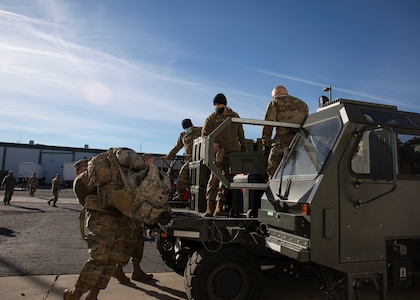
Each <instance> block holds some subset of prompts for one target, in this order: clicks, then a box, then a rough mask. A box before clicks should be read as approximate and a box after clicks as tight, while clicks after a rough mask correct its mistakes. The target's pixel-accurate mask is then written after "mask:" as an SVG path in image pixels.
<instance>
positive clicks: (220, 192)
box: [201, 94, 246, 217]
mask: <svg viewBox="0 0 420 300" xmlns="http://www.w3.org/2000/svg"><path fill="white" fill-rule="evenodd" d="M213 104H214V108H215V112H213V113H212V114H210V115H209V116H208V117H207V118H206V120H205V122H204V126H203V130H202V133H201V134H202V136H203V137H205V136H208V135H209V134H210V133H211V132H212V131H213V130H214V129H216V128H217V127H218V126H219V125H220V124H221V123H222V122H223V121H224V120H226V119H227V118H229V117H235V118H239V115H238V114H237V113H236V112H234V111H233V110H232V109H231V108H230V107H227V106H226V105H227V100H226V97H225V95H223V94H217V95H216V96H215V97H214V99H213ZM245 150H246V142H245V135H244V130H243V128H242V124H239V123H232V124H230V126H229V127H227V128H225V129H224V130H223V131H222V132H221V133H220V134H219V135H218V136H216V138H215V140H214V153H215V161H216V166H217V167H218V168H219V169H220V170H221V172H222V174H223V175H224V176H226V178H228V179H229V181H230V173H229V164H230V159H229V158H230V153H231V152H233V151H245ZM227 192H228V190H227V188H226V187H225V186H224V185H223V184H222V183H221V182H220V180H219V179H218V178H217V177H216V176H215V175H214V174H213V173H211V174H210V178H209V181H208V183H207V189H206V200H207V209H206V211H205V212H204V216H206V217H210V216H227V215H228V212H227V211H226V210H225V209H224V207H223V206H224V204H226V196H227Z"/></svg>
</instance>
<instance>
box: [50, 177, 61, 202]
mask: <svg viewBox="0 0 420 300" xmlns="http://www.w3.org/2000/svg"><path fill="white" fill-rule="evenodd" d="M51 192H52V194H53V196H52V197H51V198H50V200H48V201H47V202H48V205H51V202H52V203H53V207H57V205H56V203H57V200H58V193H59V192H60V175H59V174H56V175H55V177H54V178H53V180H52V182H51Z"/></svg>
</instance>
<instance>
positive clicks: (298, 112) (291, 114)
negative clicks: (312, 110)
mask: <svg viewBox="0 0 420 300" xmlns="http://www.w3.org/2000/svg"><path fill="white" fill-rule="evenodd" d="M307 116H308V106H307V105H306V103H305V102H303V101H302V100H300V99H298V98H296V97H293V96H290V95H282V96H277V97H275V98H273V99H272V100H271V101H270V103H268V106H267V109H266V112H265V116H264V120H266V121H277V122H287V123H297V124H302V123H303V122H304V121H305V118H306V117H307ZM289 132H290V131H289V130H288V129H287V128H284V127H276V128H275V133H274V141H279V140H280V139H281V135H282V134H288V133H289ZM272 133H273V127H272V126H263V129H262V142H263V145H264V146H270V144H271V135H272Z"/></svg>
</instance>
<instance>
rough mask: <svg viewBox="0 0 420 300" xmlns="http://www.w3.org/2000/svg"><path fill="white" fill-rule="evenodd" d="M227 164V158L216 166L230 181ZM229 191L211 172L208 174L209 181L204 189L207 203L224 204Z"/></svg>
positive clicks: (228, 161)
mask: <svg viewBox="0 0 420 300" xmlns="http://www.w3.org/2000/svg"><path fill="white" fill-rule="evenodd" d="M229 163H230V160H229V158H228V157H225V158H224V159H223V162H222V163H217V164H216V166H217V167H218V168H219V169H220V171H221V172H222V174H223V175H224V176H225V177H226V178H227V179H228V180H229V181H231V176H230V174H229ZM228 192H229V190H228V188H227V187H225V186H224V185H223V184H222V182H220V180H219V178H217V177H216V176H215V175H214V174H213V172H212V173H211V174H210V178H209V181H208V182H207V189H206V200H207V203H209V202H214V201H216V202H217V201H220V202H221V203H226V197H227V194H228Z"/></svg>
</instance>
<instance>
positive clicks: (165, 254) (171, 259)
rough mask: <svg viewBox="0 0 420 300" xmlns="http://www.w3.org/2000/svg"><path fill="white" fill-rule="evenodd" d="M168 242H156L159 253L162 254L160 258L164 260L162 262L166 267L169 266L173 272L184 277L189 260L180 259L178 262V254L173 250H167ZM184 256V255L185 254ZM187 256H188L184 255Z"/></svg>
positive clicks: (160, 240) (159, 240)
mask: <svg viewBox="0 0 420 300" xmlns="http://www.w3.org/2000/svg"><path fill="white" fill-rule="evenodd" d="M166 242H167V241H166V240H162V239H159V238H158V240H157V242H156V248H157V250H158V251H159V254H160V258H161V259H162V261H163V262H164V263H165V265H167V266H168V267H169V268H171V269H172V270H174V271H175V272H176V273H178V274H180V275H183V274H184V269H185V266H186V265H187V259H185V260H184V259H181V260H180V259H178V261H177V260H176V254H175V252H174V250H173V249H171V250H166V248H169V247H166V246H165V243H166ZM183 254H184V253H183ZM184 255H187V254H184Z"/></svg>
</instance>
